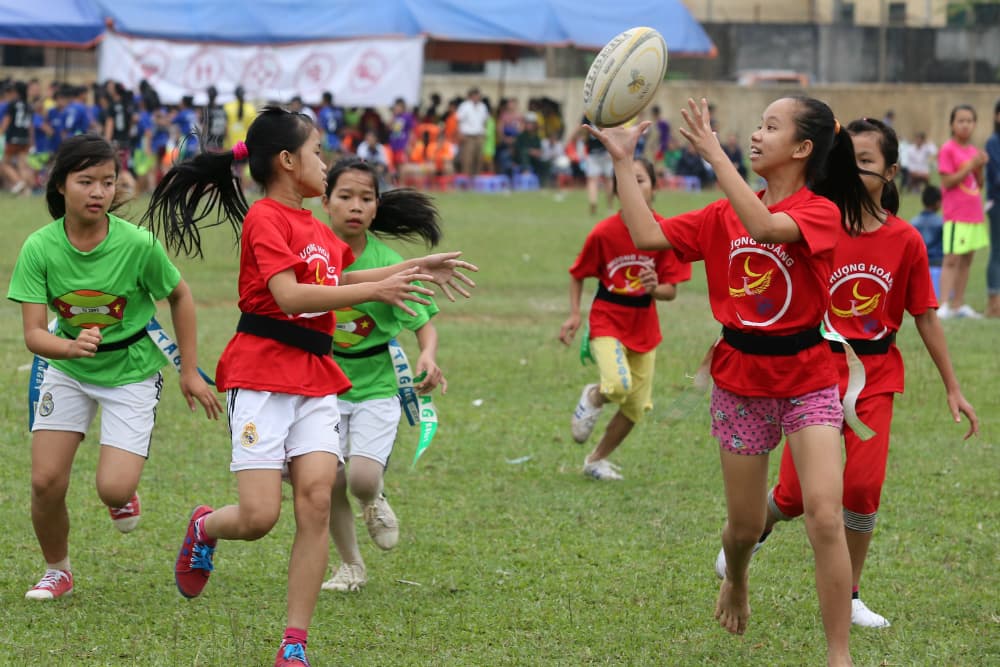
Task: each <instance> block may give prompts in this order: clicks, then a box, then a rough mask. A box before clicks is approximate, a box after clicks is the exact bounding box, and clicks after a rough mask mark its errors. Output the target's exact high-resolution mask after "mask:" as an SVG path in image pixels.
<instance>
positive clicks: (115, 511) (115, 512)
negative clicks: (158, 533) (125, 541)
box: [108, 493, 141, 533]
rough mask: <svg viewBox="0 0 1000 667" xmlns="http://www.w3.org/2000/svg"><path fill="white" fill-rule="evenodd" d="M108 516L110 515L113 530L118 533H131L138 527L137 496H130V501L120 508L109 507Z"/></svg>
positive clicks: (136, 494) (135, 494)
mask: <svg viewBox="0 0 1000 667" xmlns="http://www.w3.org/2000/svg"><path fill="white" fill-rule="evenodd" d="M108 514H110V515H111V521H113V522H114V524H115V528H117V529H118V531H119V532H122V533H131V532H132V531H133V530H135V527H136V526H138V525H139V519H140V518H141V517H140V516H139V514H140V510H139V494H138V493H134V494H132V499H131V500H129V501H128V502H127V503H126V504H125V505H124V506H122V507H117V508H115V507H109V508H108Z"/></svg>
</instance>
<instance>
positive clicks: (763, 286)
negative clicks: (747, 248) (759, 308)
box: [729, 257, 774, 299]
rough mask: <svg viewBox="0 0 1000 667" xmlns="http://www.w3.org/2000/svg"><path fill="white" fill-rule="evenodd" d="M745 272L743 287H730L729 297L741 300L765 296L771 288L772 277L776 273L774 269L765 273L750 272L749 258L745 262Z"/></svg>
mask: <svg viewBox="0 0 1000 667" xmlns="http://www.w3.org/2000/svg"><path fill="white" fill-rule="evenodd" d="M743 271H744V272H745V273H746V275H745V276H743V286H742V287H730V288H729V296H731V297H733V298H736V299H739V298H741V297H744V296H754V295H755V294H763V293H764V292H766V291H767V288H768V287H770V286H771V276H772V274H773V273H774V269H768V270H767V271H765V272H764V273H754V272H753V271H751V270H750V258H749V257H747V258H746V261H745V262H743ZM754 279H756V280H754Z"/></svg>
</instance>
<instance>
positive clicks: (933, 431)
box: [0, 192, 1000, 667]
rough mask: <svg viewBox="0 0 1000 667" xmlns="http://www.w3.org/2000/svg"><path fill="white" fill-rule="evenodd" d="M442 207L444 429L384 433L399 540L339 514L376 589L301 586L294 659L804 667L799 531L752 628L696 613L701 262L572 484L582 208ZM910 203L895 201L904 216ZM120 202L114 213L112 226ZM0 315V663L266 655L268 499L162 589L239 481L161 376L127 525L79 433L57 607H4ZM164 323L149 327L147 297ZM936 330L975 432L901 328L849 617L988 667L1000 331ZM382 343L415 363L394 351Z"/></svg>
mask: <svg viewBox="0 0 1000 667" xmlns="http://www.w3.org/2000/svg"><path fill="white" fill-rule="evenodd" d="M712 197H713V195H712V194H698V195H695V194H677V193H669V194H660V195H659V196H658V201H657V203H656V206H657V209H658V210H659V211H660V212H661V213H664V214H670V213H672V212H679V211H683V210H688V209H691V208H694V207H697V206H700V205H702V204H703V203H706V202H707V201H709V200H710V199H711V198H712ZM439 203H440V207H441V209H442V211H443V213H444V217H445V220H446V234H445V237H446V238H445V241H444V243H443V247H444V248H445V249H462V250H464V251H465V253H466V258H467V259H469V260H470V261H473V262H475V263H478V264H479V266H480V267H481V271H480V273H479V274H478V276H476V280H477V281H478V283H479V287H478V288H477V289H476V291H475V298H473V299H472V300H471V301H467V302H465V301H464V302H461V303H456V304H450V303H447V302H446V303H445V304H444V305H443V309H442V313H441V315H440V316H439V318H438V320H437V326H438V329H439V331H440V336H441V349H440V354H439V362H440V363H441V365H442V367H443V368H444V369H445V371H446V374H447V377H448V381H449V387H450V390H449V393H448V394H447V395H446V396H440V397H438V398H436V399H435V400H436V403H437V405H438V412H439V416H440V422H441V424H440V430H439V432H438V436H437V439H436V440H435V442H434V445H433V446H432V448H431V449H430V450H428V451H427V453H426V454H425V455H424V457H423V459H421V461H420V464H419V465H418V467H417V468H416V470H414V471H411V470H410V469H409V461H410V459H411V457H412V453H413V449H414V446H415V444H416V434H415V432H414V430H413V429H409V428H408V427H407V426H406V425H405V423H404V424H403V425H402V426H401V428H400V439H399V440H398V442H397V448H396V455H395V457H394V460H393V466H392V467H391V468H390V471H389V473H388V476H387V480H386V484H387V492H388V494H389V496H390V498H391V500H392V503H393V506H394V508H395V509H396V511H397V513H398V514H399V516H400V519H401V522H402V536H401V541H400V545H399V547H398V548H397V549H396V550H394V551H392V552H380V551H379V550H378V549H376V548H375V547H374V545H373V544H371V543H370V542H369V541H368V540H367V538H366V537H364V528H363V526H359V528H360V535H361V536H362V537H364V540H363V543H362V552H363V554H364V557H365V560H366V562H367V565H368V573H369V578H370V581H369V584H368V586H367V588H365V589H364V590H363V591H362V592H360V593H357V594H351V595H338V594H332V593H325V592H324V594H323V595H322V596H321V599H320V604H319V606H318V608H317V612H316V616H315V618H314V621H313V626H312V628H311V631H310V641H309V653H310V656H311V660H312V661H313V664H314V665H317V666H319V665H335V664H336V665H358V666H367V665H669V666H673V665H677V666H686V665H727V666H728V665H789V666H798V665H819V664H824V663H825V661H824V641H823V633H822V628H821V625H820V621H819V613H818V606H817V602H816V595H815V591H814V588H813V567H812V555H811V551H810V549H809V545H808V542H807V540H806V537H805V532H804V530H803V525H802V523H801V522H797V523H794V524H786V525H782V526H780V528H779V530H778V531H776V532H775V534H774V535H773V536H772V537H771V539H770V540H769V541H768V543H767V546H766V548H765V550H764V551H763V552H761V553H760V554H758V557H757V558H755V560H754V563H753V568H752V579H751V581H752V596H753V597H752V605H753V612H754V615H753V617H752V619H751V621H750V628H749V630H748V632H747V634H746V635H745V636H743V637H741V638H736V637H733V636H730V635H728V634H727V633H725V632H724V631H723V630H721V629H720V628H719V627H718V625H717V624H716V622H715V620H714V619H713V618H712V610H713V605H714V602H715V596H716V592H717V590H718V582H717V580H716V578H715V575H714V573H713V571H712V563H713V560H714V558H715V554H716V552H717V550H718V548H719V531H720V529H721V527H722V523H723V521H724V517H725V505H724V500H723V495H722V483H721V476H720V474H719V463H718V454H717V445H716V444H715V443H714V441H713V440H712V439H711V438H710V436H709V434H708V414H707V405H706V402H704V401H703V402H702V403H699V404H698V405H696V406H695V407H693V408H692V409H691V410H690V412H689V413H688V414H687V415H686V416H684V417H683V418H682V419H668V418H667V417H666V415H667V414H668V411H667V409H666V408H667V406H669V405H670V404H671V402H672V401H673V399H674V398H675V397H676V396H677V395H678V392H679V391H680V390H681V388H682V387H683V386H684V385H685V379H684V378H685V374H686V373H690V372H692V371H694V369H695V367H696V365H697V363H698V361H699V360H700V359H701V357H702V355H703V353H704V351H705V349H706V348H707V346H708V345H709V344H710V342H711V341H712V340H713V337H714V336H715V335H716V334H717V330H718V326H717V325H716V324H715V322H714V321H713V320H712V318H711V315H710V313H709V311H708V306H707V298H706V295H705V280H704V272H703V269H702V267H701V266H696V267H695V271H694V276H695V277H694V280H693V281H692V282H691V283H688V284H685V285H684V286H683V287H682V288H681V290H680V296H679V297H678V299H677V300H676V301H675V302H671V303H667V304H661V305H660V318H661V321H662V324H663V328H664V331H665V340H664V343H663V344H662V345H661V346H660V348H659V352H658V358H657V373H656V376H657V377H656V383H655V397H656V401H657V407H656V409H654V412H653V415H652V416H651V418H650V419H649V420H648V421H647V422H646V423H643V424H641V425H640V426H639V427H637V428H636V430H635V431H634V432H633V435H632V436H631V437H630V438H629V439H628V440H627V441H626V443H625V445H624V446H623V447H622V449H621V450H620V451H619V452H618V453H617V454H616V456H615V459H616V460H617V462H618V463H620V464H621V465H622V467H623V472H624V474H625V476H626V481H625V482H624V483H617V484H616V483H596V482H591V481H588V480H585V479H584V478H583V477H582V476H581V475H580V472H579V471H580V466H581V464H582V460H583V457H584V454H585V453H586V451H585V448H584V447H582V446H580V445H577V444H575V443H574V442H573V441H572V439H571V438H570V436H569V429H568V421H569V415H570V412H571V411H572V409H573V406H574V405H575V402H576V400H577V397H578V396H579V391H580V387H581V386H582V385H583V384H584V383H585V382H588V381H593V378H594V377H596V375H595V371H594V370H593V367H592V366H589V367H586V368H585V367H582V366H581V365H580V363H579V361H578V357H577V353H576V350H575V349H574V350H567V349H565V348H564V347H562V346H561V345H560V344H559V343H558V341H557V340H556V334H557V332H558V329H559V325H560V324H561V322H562V320H563V319H564V318H565V316H566V311H567V291H568V289H567V286H568V275H567V273H566V269H567V268H568V266H569V265H570V263H571V262H572V260H573V258H574V256H575V254H576V252H577V250H578V249H579V247H580V244H581V243H582V241H583V238H584V235H585V234H586V232H587V230H588V229H589V228H590V226H591V225H592V224H593V222H594V220H593V219H591V218H589V217H588V216H587V215H586V214H585V211H586V203H585V201H584V198H583V195H582V193H579V192H575V193H572V194H571V195H570V196H569V197H568V198H567V200H566V201H564V202H562V203H557V202H555V201H553V199H552V197H551V195H546V194H542V193H537V194H535V193H532V194H518V195H515V196H509V197H505V196H500V195H494V196H490V195H475V194H456V195H444V196H441V197H440V198H439ZM918 206H919V202H918V201H917V200H916V199H912V198H911V199H907V200H905V201H904V209H903V214H904V216H907V217H909V216H910V215H912V214H913V213H915V212H916V209H917V207H918ZM141 210H142V209H141V206H140V205H138V204H133V205H132V206H131V213H132V215H131V217H132V218H133V219H138V217H139V214H140V213H141ZM0 211H2V215H0V235H2V237H3V238H5V239H6V241H5V242H4V243H3V246H2V249H0V281H2V283H3V285H4V287H5V288H6V285H7V283H8V282H9V278H10V272H11V269H12V266H13V262H14V259H15V257H16V254H17V250H18V248H19V247H20V245H21V242H22V241H23V239H24V238H25V237H26V236H27V235H28V234H29V233H30V232H31V231H33V230H34V229H36V228H37V227H39V226H41V225H42V224H44V223H45V222H47V221H48V217H47V214H46V213H45V208H44V204H43V202H42V201H41V200H40V199H38V198H35V199H16V200H14V199H9V198H7V199H3V200H0ZM206 237H207V245H208V248H209V250H208V252H207V253H206V255H207V259H205V260H203V261H189V260H178V265H179V266H180V268H181V271H182V273H183V274H184V276H185V278H186V279H187V281H188V282H189V283H190V284H191V286H192V288H193V290H194V293H195V298H196V300H197V302H198V316H199V327H200V332H199V338H200V344H201V348H200V355H201V359H202V361H203V364H202V365H203V366H205V367H206V368H208V369H214V364H215V362H216V360H217V359H218V356H219V354H220V352H221V351H222V349H223V347H224V345H225V343H226V341H227V340H228V339H229V337H230V335H231V332H232V331H233V330H234V327H235V322H236V318H237V307H236V275H237V255H236V251H235V249H234V248H233V245H232V239H231V238H230V236H229V232H228V231H227V230H225V229H222V228H219V229H216V230H212V231H210V232H208V233H206ZM404 252H406V253H408V254H410V255H412V254H415V253H416V252H418V249H416V248H408V249H406V250H404ZM983 273H984V269H983V262H982V258H978V259H977V262H976V264H975V266H974V267H973V276H974V277H973V281H972V285H971V287H970V296H971V297H972V298H971V299H970V300H971V301H972V303H973V305H974V306H976V307H977V308H981V307H982V306H983V299H984V296H983V294H984V292H985V290H984V285H983ZM592 287H593V285H592V284H591V283H590V282H588V285H587V287H586V289H587V290H588V292H589V290H590V289H591V288H592ZM0 308H2V310H0V313H2V314H3V315H4V319H5V321H6V322H7V325H5V326H4V327H2V329H0V457H2V460H3V461H4V465H3V466H2V468H0V526H2V530H0V553H2V554H3V555H4V558H5V564H4V567H3V568H0V664H3V665H7V664H10V665H14V664H16V665H72V666H76V665H269V664H271V661H273V656H274V652H275V650H276V644H277V641H278V640H279V639H280V636H281V634H280V633H281V631H282V630H283V628H284V617H285V575H286V563H287V556H288V551H289V548H290V545H291V535H292V529H293V521H292V515H291V506H290V502H289V500H288V499H287V498H286V503H285V510H286V511H285V512H284V514H283V516H282V518H281V520H280V521H279V524H278V526H277V527H276V528H275V530H274V531H273V532H272V534H270V535H268V536H267V537H265V538H264V539H262V540H260V541H258V542H254V543H241V542H227V543H222V544H220V546H219V549H218V551H217V556H216V572H215V574H214V576H213V578H212V581H211V583H210V584H209V586H208V587H207V588H206V591H205V593H204V594H203V595H202V596H201V597H200V598H198V599H196V600H193V601H187V600H185V599H183V598H182V597H181V596H180V595H178V593H177V591H176V589H175V587H174V582H173V575H172V570H171V568H172V565H173V562H174V558H175V556H176V550H177V547H178V541H179V540H180V539H181V537H182V532H183V528H184V525H185V521H186V518H187V516H188V514H189V513H190V511H191V508H192V507H193V506H194V505H195V504H197V503H201V502H204V503H209V504H214V505H221V504H225V503H230V502H233V501H235V500H236V491H235V484H234V480H233V478H232V475H230V473H229V472H228V464H229V458H230V453H229V444H228V433H227V431H226V428H225V425H224V424H223V423H221V422H219V423H210V422H206V421H205V420H204V417H202V416H200V415H198V416H192V415H191V414H189V413H188V412H187V410H186V408H185V406H183V403H182V400H181V397H180V392H179V391H178V390H177V380H176V378H175V377H168V380H167V389H166V391H165V393H164V399H163V401H162V403H161V406H160V412H159V419H158V425H157V427H156V432H155V438H154V440H155V441H154V447H153V450H152V455H151V458H150V460H149V462H148V464H147V466H146V470H145V474H144V476H143V480H142V483H141V485H140V491H141V493H142V500H143V520H142V524H141V525H140V527H139V529H138V530H136V531H135V532H133V533H131V534H129V535H124V536H123V535H120V534H118V533H117V531H115V530H114V528H113V527H112V525H111V523H110V521H109V519H108V516H107V512H106V510H105V509H104V507H103V506H102V505H101V503H100V501H99V500H98V499H97V496H96V493H95V491H94V484H93V479H94V469H95V463H96V453H97V448H96V446H95V444H96V441H95V438H94V437H93V434H92V436H91V437H88V438H87V440H85V442H84V445H83V446H82V447H81V449H80V452H79V454H78V456H77V460H76V466H75V469H74V472H73V481H72V484H71V487H70V498H69V503H70V516H71V520H72V522H73V528H72V533H71V543H70V544H71V556H72V559H73V565H74V572H75V576H76V579H77V583H76V590H75V593H74V596H73V597H72V598H71V599H68V600H66V601H59V602H56V603H52V604H43V603H37V602H32V601H27V600H24V599H23V595H24V592H25V590H27V588H28V587H30V586H31V585H32V584H33V583H34V582H35V581H37V579H38V577H39V576H40V575H41V573H42V568H43V562H42V558H41V556H40V553H39V550H38V547H37V543H36V541H35V537H34V534H33V532H32V528H31V522H30V518H29V512H28V509H29V471H30V447H29V442H30V437H29V434H28V433H27V432H26V408H25V403H26V386H27V382H28V373H27V371H26V370H24V366H25V365H26V364H28V363H29V362H30V355H29V354H28V353H27V351H26V350H25V348H24V345H23V340H22V336H21V326H20V313H19V308H18V307H17V306H16V304H12V303H10V302H7V301H6V300H5V301H4V305H2V306H0ZM161 316H162V319H164V320H167V319H169V310H168V309H167V308H166V306H165V305H163V306H162V307H161ZM945 329H946V331H947V334H948V338H949V343H950V346H951V351H952V354H953V357H954V360H955V366H956V369H957V372H958V375H959V378H960V379H961V380H962V382H963V387H964V390H965V394H966V396H967V397H968V398H969V400H970V401H972V403H973V404H974V405H975V407H976V408H977V410H978V412H979V415H980V417H981V419H982V431H983V432H982V434H981V435H980V436H979V437H978V438H976V439H974V440H972V441H970V442H967V443H964V442H962V440H961V435H962V433H964V429H965V426H964V425H963V426H958V425H955V424H953V423H951V422H950V417H949V415H948V413H947V409H946V405H945V402H944V392H943V389H942V387H941V383H940V381H939V379H938V377H937V374H936V371H935V370H934V367H933V364H932V363H931V361H930V359H929V357H928V355H927V354H926V352H925V351H924V350H923V347H922V345H921V343H920V339H919V337H918V336H917V334H916V331H915V328H914V327H913V326H912V323H907V324H906V325H905V327H904V329H903V331H902V332H901V333H900V336H899V345H900V347H901V349H902V350H903V355H904V357H905V358H906V360H907V362H908V364H907V380H908V383H907V387H908V391H907V393H906V394H905V395H904V396H901V397H900V398H899V399H898V401H897V404H896V405H897V408H896V417H895V428H894V438H893V445H892V451H891V455H890V460H889V472H888V481H887V483H886V489H885V492H884V494H883V503H882V509H881V512H880V517H879V519H880V520H879V524H878V529H877V532H876V538H875V540H874V542H873V545H872V550H871V555H870V556H869V559H868V563H867V569H866V573H865V578H864V580H863V582H862V592H863V594H864V599H865V600H866V601H867V602H868V604H869V606H871V607H872V608H873V609H874V610H876V611H879V612H881V613H884V614H885V615H886V616H887V617H888V618H890V620H891V621H892V623H893V625H892V627H891V628H889V629H885V630H855V631H854V632H853V633H852V652H853V655H854V659H855V663H856V664H857V665H872V666H876V665H878V666H882V665H884V666H911V665H949V666H969V667H973V666H979V665H997V664H1000V593H998V592H1000V575H998V574H997V570H998V566H1000V550H998V548H997V544H998V542H1000V530H998V518H1000V483H998V470H1000V451H998V446H997V440H998V436H1000V423H998V415H1000V392H998V390H997V384H996V381H997V377H998V375H1000V357H998V348H997V340H1000V337H998V331H1000V322H997V321H949V322H946V323H945ZM991 341H992V342H991ZM404 344H405V345H406V347H407V348H408V349H410V350H411V351H412V350H415V342H414V340H413V337H412V336H410V337H409V338H408V339H406V340H404ZM479 401H481V403H479ZM609 414H610V411H608V414H606V415H605V416H604V419H602V421H601V423H600V424H599V425H598V431H597V432H596V433H599V432H600V430H601V429H602V428H603V423H604V422H605V421H606V419H607V417H608V415H609ZM595 437H596V436H595ZM588 446H589V445H588ZM772 458H773V459H774V460H773V461H772V469H773V470H774V471H775V472H776V464H777V462H778V461H777V459H778V457H772ZM518 461H520V462H518ZM286 495H287V493H286Z"/></svg>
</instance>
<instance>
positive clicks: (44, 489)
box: [31, 471, 69, 501]
mask: <svg viewBox="0 0 1000 667" xmlns="http://www.w3.org/2000/svg"><path fill="white" fill-rule="evenodd" d="M68 489H69V475H64V474H62V473H49V472H38V471H32V473H31V495H32V496H33V497H35V498H38V499H40V500H45V501H59V500H63V499H65V498H66V491H67V490H68Z"/></svg>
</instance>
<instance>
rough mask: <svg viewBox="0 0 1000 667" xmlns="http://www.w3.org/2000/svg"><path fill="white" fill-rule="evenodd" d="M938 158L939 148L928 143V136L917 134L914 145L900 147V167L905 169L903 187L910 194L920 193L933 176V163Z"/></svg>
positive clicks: (930, 142)
mask: <svg viewBox="0 0 1000 667" xmlns="http://www.w3.org/2000/svg"><path fill="white" fill-rule="evenodd" d="M936 156H937V146H935V145H934V142H932V141H927V135H926V134H925V133H923V132H917V134H916V135H915V136H914V141H913V143H912V144H907V145H906V148H905V149H904V148H903V147H902V146H900V155H899V157H900V162H902V165H900V166H901V167H902V168H903V174H904V176H903V187H905V188H906V189H907V190H909V191H910V192H920V191H922V190H923V189H924V186H926V185H927V183H928V181H929V180H930V176H931V166H930V165H931V161H932V160H933V159H934V158H935V157H936Z"/></svg>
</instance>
